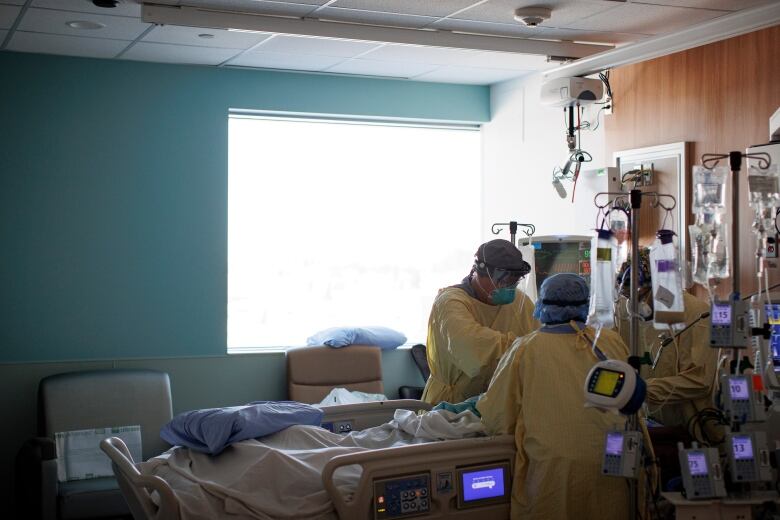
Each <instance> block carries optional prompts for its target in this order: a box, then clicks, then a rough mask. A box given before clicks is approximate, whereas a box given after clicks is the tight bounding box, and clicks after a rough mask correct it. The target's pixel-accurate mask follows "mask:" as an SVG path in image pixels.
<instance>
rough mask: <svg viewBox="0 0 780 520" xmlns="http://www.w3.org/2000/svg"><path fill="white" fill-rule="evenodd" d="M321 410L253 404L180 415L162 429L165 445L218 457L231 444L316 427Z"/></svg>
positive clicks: (288, 404)
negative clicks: (294, 428)
mask: <svg viewBox="0 0 780 520" xmlns="http://www.w3.org/2000/svg"><path fill="white" fill-rule="evenodd" d="M321 422H322V410H320V409H319V408H316V407H314V406H311V405H308V404H303V403H297V402H295V401H255V402H252V403H249V404H247V405H244V406H231V407H226V408H208V409H205V410H192V411H190V412H184V413H180V414H179V415H177V416H176V417H174V418H173V419H171V421H170V422H169V423H168V424H166V425H165V426H163V427H162V429H161V430H160V437H162V439H163V440H164V441H165V442H167V443H168V444H171V445H174V446H186V447H188V448H190V449H193V450H195V451H200V452H203V453H210V454H212V455H217V454H218V453H220V452H221V451H222V450H224V449H225V448H226V447H227V446H229V445H230V444H232V443H234V442H238V441H243V440H246V439H254V438H256V437H263V436H265V435H270V434H272V433H276V432H278V431H281V430H284V429H285V428H287V427H288V426H293V425H295V424H306V425H314V426H319V425H320V423H321Z"/></svg>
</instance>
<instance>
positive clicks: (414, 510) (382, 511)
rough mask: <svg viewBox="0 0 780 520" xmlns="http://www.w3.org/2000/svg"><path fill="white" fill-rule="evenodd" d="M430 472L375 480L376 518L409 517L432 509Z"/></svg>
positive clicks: (377, 519)
mask: <svg viewBox="0 0 780 520" xmlns="http://www.w3.org/2000/svg"><path fill="white" fill-rule="evenodd" d="M430 504H431V478H430V475H429V474H428V473H420V474H417V475H407V476H406V477H403V478H394V479H385V480H375V481H374V519H375V520H381V519H383V518H407V517H412V516H417V515H424V514H426V513H428V512H429V511H430V510H431V506H430Z"/></svg>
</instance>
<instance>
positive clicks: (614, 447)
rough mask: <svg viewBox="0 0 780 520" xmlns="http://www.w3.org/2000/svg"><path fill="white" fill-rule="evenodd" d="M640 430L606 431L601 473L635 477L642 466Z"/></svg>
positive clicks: (611, 475)
mask: <svg viewBox="0 0 780 520" xmlns="http://www.w3.org/2000/svg"><path fill="white" fill-rule="evenodd" d="M641 462H642V432H638V431H622V430H615V431H610V432H607V437H606V440H605V442H604V458H603V459H602V462H601V473H602V475H606V476H609V477H623V478H637V476H638V475H639V469H640V468H641V467H642V464H641Z"/></svg>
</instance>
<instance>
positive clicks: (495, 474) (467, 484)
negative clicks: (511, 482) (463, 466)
mask: <svg viewBox="0 0 780 520" xmlns="http://www.w3.org/2000/svg"><path fill="white" fill-rule="evenodd" d="M461 479H462V480H461V484H462V488H461V489H463V501H464V502H473V501H475V500H484V499H486V498H496V497H501V496H504V468H503V467H496V468H489V469H483V470H479V471H464V472H463V473H462V474H461Z"/></svg>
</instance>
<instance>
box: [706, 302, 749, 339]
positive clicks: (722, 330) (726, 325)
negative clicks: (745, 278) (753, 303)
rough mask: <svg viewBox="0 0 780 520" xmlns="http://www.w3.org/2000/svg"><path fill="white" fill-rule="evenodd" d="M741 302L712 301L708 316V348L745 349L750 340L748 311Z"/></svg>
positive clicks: (745, 304) (747, 304)
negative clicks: (709, 317)
mask: <svg viewBox="0 0 780 520" xmlns="http://www.w3.org/2000/svg"><path fill="white" fill-rule="evenodd" d="M749 310H750V304H749V303H748V302H746V301H743V300H714V301H713V302H712V309H711V311H710V316H711V317H712V319H711V323H712V326H711V327H710V346H711V347H712V348H747V347H748V341H749V339H750V328H749V326H748V321H749V320H748V319H747V316H748V311H749Z"/></svg>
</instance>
